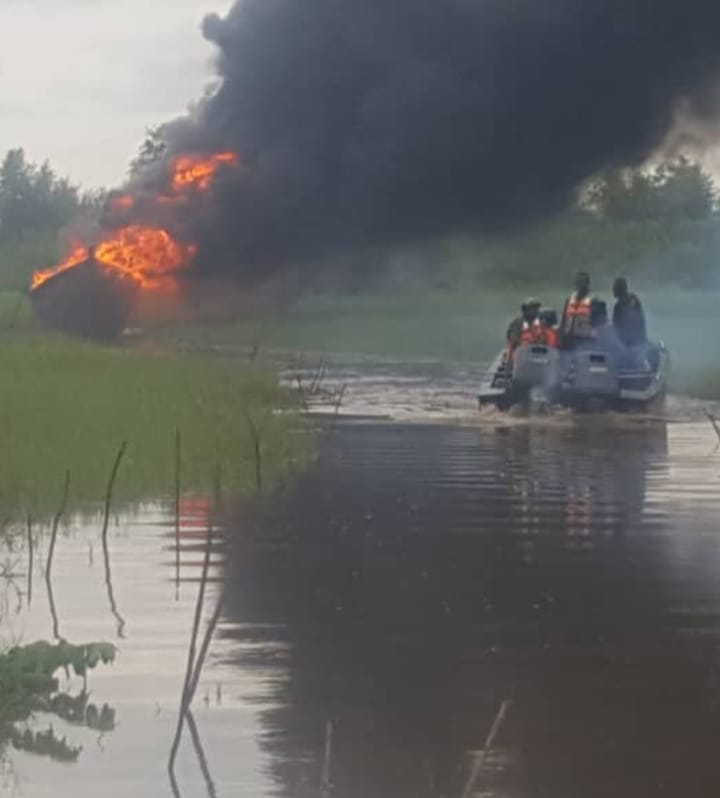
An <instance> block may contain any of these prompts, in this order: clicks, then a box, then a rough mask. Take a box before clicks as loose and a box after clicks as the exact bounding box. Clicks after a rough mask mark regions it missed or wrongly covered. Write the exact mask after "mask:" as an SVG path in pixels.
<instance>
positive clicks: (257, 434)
mask: <svg viewBox="0 0 720 798" xmlns="http://www.w3.org/2000/svg"><path fill="white" fill-rule="evenodd" d="M244 413H245V420H246V421H247V425H248V429H249V430H250V436H251V437H252V442H253V454H254V455H255V487H256V489H257V492H258V493H262V489H263V469H262V465H263V464H262V429H258V426H257V424H256V423H255V422H254V421H253V418H252V416H251V415H250V413H249V412H248V411H247V410H245V411H244Z"/></svg>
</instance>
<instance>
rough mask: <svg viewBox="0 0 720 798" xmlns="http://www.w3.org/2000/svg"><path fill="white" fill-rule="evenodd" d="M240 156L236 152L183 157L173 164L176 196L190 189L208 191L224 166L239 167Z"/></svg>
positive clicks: (173, 181)
mask: <svg viewBox="0 0 720 798" xmlns="http://www.w3.org/2000/svg"><path fill="white" fill-rule="evenodd" d="M238 160H239V159H238V156H237V155H236V154H235V153H234V152H217V153H215V154H214V155H210V156H209V157H205V156H202V155H181V156H180V157H179V158H176V159H175V162H174V163H173V175H172V187H173V191H174V192H175V193H176V194H182V193H183V192H184V191H186V190H187V189H190V188H196V189H198V190H199V191H207V190H208V189H209V188H210V186H211V185H212V182H213V180H214V179H215V175H216V174H217V172H218V170H219V169H220V168H221V167H222V166H237V164H238Z"/></svg>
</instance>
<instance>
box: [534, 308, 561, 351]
mask: <svg viewBox="0 0 720 798" xmlns="http://www.w3.org/2000/svg"><path fill="white" fill-rule="evenodd" d="M538 320H539V321H540V326H541V328H542V333H543V340H542V341H541V342H540V343H543V344H545V346H551V347H553V349H554V348H556V347H557V345H558V342H559V333H558V317H557V313H556V312H555V311H554V310H550V309H546V310H541V311H540V313H539V315H538Z"/></svg>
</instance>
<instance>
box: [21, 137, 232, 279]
mask: <svg viewBox="0 0 720 798" xmlns="http://www.w3.org/2000/svg"><path fill="white" fill-rule="evenodd" d="M239 161H240V159H239V157H238V156H237V155H236V154H235V153H234V152H219V153H215V154H213V155H195V154H188V155H181V156H179V157H178V158H176V159H175V160H174V161H173V163H172V179H171V187H170V188H171V193H169V194H157V195H156V196H155V197H154V199H153V202H154V203H155V204H156V205H157V206H158V207H160V206H162V205H168V204H169V205H172V204H174V203H176V202H183V201H185V200H186V199H187V198H188V197H189V196H190V193H191V192H193V191H197V192H205V191H207V190H208V189H209V188H210V187H211V185H212V182H213V180H214V179H215V177H216V175H217V173H218V171H219V170H220V169H221V168H222V167H224V166H237V164H238V163H239ZM108 204H109V207H110V209H111V210H113V211H133V210H135V209H136V202H135V198H134V197H133V196H132V195H130V194H118V195H116V196H114V197H111V198H110V200H109V203H108ZM195 252H196V247H194V246H193V245H185V244H180V243H179V242H177V241H176V240H175V239H174V238H173V237H172V236H171V235H170V233H168V232H167V231H166V230H164V229H163V228H161V227H151V226H146V225H139V224H133V225H128V226H126V227H121V228H120V229H118V230H115V231H114V232H113V233H111V234H110V235H109V236H108V237H107V238H105V239H103V240H102V241H101V242H100V243H99V244H98V245H97V247H96V248H95V250H94V253H91V249H90V247H88V246H85V245H80V244H76V245H73V248H72V251H71V252H70V254H69V255H68V256H67V257H66V258H65V259H64V260H63V261H62V262H61V263H59V264H58V265H57V266H54V267H52V268H50V269H43V270H42V271H37V272H35V274H34V275H33V278H32V281H31V283H30V288H31V290H34V289H36V288H39V287H40V286H41V285H42V284H43V283H45V282H47V281H48V280H50V279H51V278H53V277H55V276H56V275H58V274H61V273H62V272H66V271H68V270H69V269H73V268H75V267H76V266H79V265H80V264H82V263H84V262H86V261H87V260H89V259H90V258H91V254H92V256H93V257H94V260H95V262H96V263H98V264H99V265H100V266H102V267H104V268H106V269H109V270H111V271H113V272H114V273H115V274H116V275H118V276H121V277H128V278H130V279H133V280H135V281H136V282H137V283H138V284H139V285H140V286H141V287H142V288H147V289H155V290H163V289H165V290H167V289H171V288H172V287H174V285H175V282H174V273H175V272H177V271H178V270H180V269H182V268H183V267H184V266H186V265H187V264H188V263H189V261H190V260H191V258H192V257H193V256H194V255H195Z"/></svg>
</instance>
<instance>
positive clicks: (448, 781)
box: [0, 366, 720, 798]
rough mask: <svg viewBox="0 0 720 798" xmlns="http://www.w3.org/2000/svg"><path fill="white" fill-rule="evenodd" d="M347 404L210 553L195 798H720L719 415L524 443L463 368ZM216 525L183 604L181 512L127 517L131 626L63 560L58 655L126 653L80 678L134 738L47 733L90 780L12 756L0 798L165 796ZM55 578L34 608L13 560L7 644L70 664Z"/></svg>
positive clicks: (388, 379) (403, 377) (383, 386)
mask: <svg viewBox="0 0 720 798" xmlns="http://www.w3.org/2000/svg"><path fill="white" fill-rule="evenodd" d="M353 375H354V376H353ZM333 382H334V384H335V385H345V386H347V387H346V390H345V396H344V400H343V404H342V407H340V408H337V410H338V412H337V417H336V413H335V409H336V406H334V407H331V409H327V408H326V412H325V414H324V417H322V418H320V420H319V421H318V424H319V430H320V431H319V439H318V440H319V443H318V459H317V463H316V464H315V465H314V466H313V467H312V468H311V469H310V470H309V471H308V472H307V473H305V474H303V475H301V476H299V477H298V478H297V479H296V480H295V481H294V482H293V483H292V484H290V485H288V486H286V487H285V488H284V490H283V491H282V493H279V494H277V495H273V496H272V498H271V499H268V500H266V501H265V502H261V503H259V504H256V503H245V502H240V501H238V502H235V503H233V504H232V506H231V508H230V510H229V511H228V518H227V521H226V523H225V524H224V528H223V532H222V540H221V541H220V542H219V543H218V545H217V546H216V547H215V548H214V552H213V567H212V576H213V580H212V582H211V584H210V586H209V591H208V592H209V595H208V601H207V605H208V607H211V606H212V604H213V602H214V599H215V598H216V596H217V594H218V592H219V591H220V590H221V589H222V588H223V586H224V589H225V590H226V591H227V592H226V596H227V598H226V603H225V609H224V612H223V615H222V618H221V623H220V627H219V630H218V633H217V635H216V637H215V640H214V642H213V645H212V648H211V651H210V655H209V659H208V662H207V665H206V668H205V671H204V674H203V679H202V681H201V684H200V687H199V689H198V694H197V698H196V700H195V704H194V719H195V722H196V727H197V734H196V735H195V736H194V737H193V736H192V735H191V734H189V733H187V732H186V734H185V736H184V739H183V743H182V747H181V749H180V755H179V758H178V767H177V781H178V785H179V792H180V794H181V795H183V796H192V798H195V797H196V796H206V795H208V796H233V798H235V797H236V796H242V797H244V796H248V798H250V797H251V796H252V797H253V798H255V797H257V798H264V796H268V797H269V796H282V797H284V798H306V797H307V798H310V797H311V796H312V797H313V798H316V797H318V796H335V797H336V798H469V796H474V797H475V798H479V796H484V797H485V798H490V797H493V798H595V796H597V798H600V797H601V796H602V798H609V797H610V796H614V797H615V798H645V796H648V797H649V796H664V795H668V796H683V798H696V797H697V798H701V797H702V798H705V797H707V798H711V797H712V796H716V795H718V794H720V767H719V766H718V757H717V750H718V741H720V514H719V511H720V496H719V493H718V488H719V487H720V453H719V452H718V451H717V450H716V444H717V439H716V437H715V433H714V432H713V429H712V427H711V426H710V425H709V423H708V422H707V420H704V419H702V416H701V412H700V410H701V408H700V406H699V405H696V404H695V403H692V402H685V401H680V400H675V401H673V402H671V403H670V410H669V411H668V418H667V420H640V419H636V420H627V419H624V420H622V421H618V420H616V419H603V420H598V419H592V418H572V417H566V416H562V417H560V418H558V419H551V420H547V419H542V420H539V421H534V420H513V421H510V422H508V421H506V420H505V419H501V418H499V417H495V416H492V417H479V416H478V415H477V414H476V413H475V411H474V408H473V402H474V395H473V389H474V382H475V380H474V375H473V374H472V373H471V372H470V371H468V372H464V371H462V370H456V371H454V372H451V373H450V372H446V371H443V370H438V369H436V368H433V369H431V368H430V367H429V366H428V367H427V369H423V368H420V367H416V370H415V371H414V372H413V370H412V369H407V370H405V371H401V370H398V369H394V368H392V367H391V366H383V367H378V368H376V369H375V370H371V369H367V368H360V367H352V368H351V367H346V368H344V369H340V370H337V371H334V372H333V373H332V374H331V375H330V376H329V377H328V385H331V386H332V385H333ZM433 385H435V390H434V391H433ZM331 390H335V388H333V387H331V388H328V391H331ZM389 418H390V420H389ZM418 421H422V422H424V423H417V422H418ZM206 524H207V514H206V512H205V508H204V507H203V505H202V504H199V505H198V504H195V505H193V504H190V503H187V504H185V505H184V517H183V526H182V547H181V552H180V577H181V581H180V585H179V588H178V586H177V585H176V581H175V579H176V561H175V549H174V527H173V519H172V513H171V511H170V508H169V507H167V506H165V505H164V504H163V503H160V502H158V503H152V502H151V503H148V505H147V506H145V507H142V508H139V509H138V510H137V512H136V513H135V514H133V515H132V516H121V517H120V518H118V519H117V520H116V523H115V524H114V526H113V528H112V530H111V535H110V551H111V569H112V572H111V582H112V588H113V590H112V599H113V601H114V605H113V604H112V603H111V601H110V596H109V594H108V586H107V584H106V576H107V575H106V572H105V568H104V562H103V556H102V551H101V546H100V538H99V528H98V525H97V524H93V525H84V524H83V523H81V522H79V521H77V522H74V523H72V524H71V525H70V528H69V529H68V530H67V532H66V533H65V534H64V535H63V536H62V537H61V538H60V539H59V541H58V547H57V553H56V555H55V564H54V567H53V587H54V591H53V594H54V603H55V608H56V614H57V626H58V629H57V631H58V633H59V634H60V635H61V636H62V637H64V638H66V639H68V640H70V641H72V642H80V641H87V640H97V639H101V640H109V641H114V642H115V643H116V644H117V645H118V647H119V654H118V658H117V661H116V662H115V664H113V665H110V666H106V667H101V668H98V669H97V670H95V671H94V672H93V673H92V674H91V676H90V679H89V688H90V689H91V690H92V693H93V696H92V698H93V701H95V702H97V703H99V704H102V703H107V704H109V705H110V706H112V707H113V708H114V709H115V711H116V718H117V724H116V728H115V729H114V730H113V731H110V732H108V733H106V734H104V735H102V736H101V735H99V734H98V733H97V732H93V731H90V730H88V729H84V728H80V727H73V726H69V725H67V724H65V723H64V722H62V721H59V720H57V719H50V718H47V717H43V716H38V717H36V718H35V719H34V721H33V723H34V726H35V727H36V728H44V727H46V726H47V725H49V724H50V723H52V725H53V726H54V728H55V731H56V732H57V733H59V734H60V736H67V737H68V739H69V740H70V741H71V742H72V743H73V744H76V745H82V747H83V750H82V753H81V755H80V757H79V760H78V761H77V763H75V764H57V763H55V762H53V761H50V760H48V759H44V758H40V757H38V756H34V755H30V754H26V753H21V752H16V751H13V750H12V749H9V750H8V751H7V756H6V763H5V767H4V776H3V781H2V783H1V784H0V794H7V795H19V796H28V798H40V797H43V798H44V797H45V796H53V797H54V798H57V797H58V796H60V797H61V798H62V797H63V796H77V795H85V794H87V795H94V796H128V798H130V796H137V797H138V798H146V797H147V798H150V797H151V796H152V798H155V797H156V796H171V795H172V794H173V793H172V791H171V787H170V783H169V780H168V776H167V772H166V762H167V755H168V752H169V748H170V744H171V741H172V736H173V732H174V727H175V723H176V719H177V705H178V699H179V694H180V689H181V685H182V679H183V674H184V668H185V659H186V651H187V644H188V638H189V634H190V628H191V624H192V614H193V606H194V601H195V596H196V591H197V582H198V577H199V574H200V566H201V560H202V550H203V542H204V539H205V529H206ZM43 554H44V552H43V551H40V552H37V556H36V563H37V564H36V566H35V568H34V569H33V589H32V601H31V602H29V601H28V598H29V597H28V573H27V560H26V557H25V553H24V552H23V551H17V552H7V553H5V554H3V557H5V560H6V562H5V565H4V566H3V570H4V571H5V573H6V578H5V579H4V580H2V581H1V582H0V588H1V590H0V618H1V620H0V638H1V639H2V641H3V642H4V643H5V644H11V643H13V642H16V641H24V642H28V641H31V640H35V639H52V636H53V620H52V617H51V613H50V608H49V604H48V596H47V591H46V587H45V581H44V580H43V578H42V573H41V565H42V562H43ZM63 687H64V688H66V689H68V690H69V691H72V690H73V689H76V690H77V689H80V688H81V687H82V684H78V683H77V680H75V681H72V680H71V681H70V683H68V684H65V679H64V678H63Z"/></svg>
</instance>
